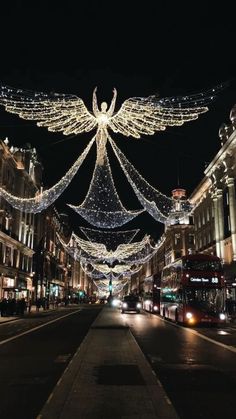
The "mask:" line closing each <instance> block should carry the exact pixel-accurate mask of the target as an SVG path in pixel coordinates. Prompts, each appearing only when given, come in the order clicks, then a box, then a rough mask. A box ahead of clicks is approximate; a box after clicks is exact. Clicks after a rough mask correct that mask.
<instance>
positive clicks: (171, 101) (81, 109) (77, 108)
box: [0, 85, 223, 228]
mask: <svg viewBox="0 0 236 419" xmlns="http://www.w3.org/2000/svg"><path fill="white" fill-rule="evenodd" d="M222 87H223V86H222V85H221V86H217V87H216V88H213V89H210V90H208V91H206V92H203V93H198V94H194V95H189V96H178V97H167V98H159V97H158V96H157V95H153V96H149V97H146V98H143V97H133V98H130V99H127V100H125V101H124V103H123V104H122V105H121V107H120V109H119V110H118V112H116V113H114V110H115V103H116V97H117V91H116V89H114V90H113V98H112V101H111V105H110V107H109V108H108V105H107V103H106V102H102V104H101V109H99V107H98V104H97V97H96V89H95V90H94V92H93V103H92V108H93V113H91V112H89V111H88V109H87V108H86V106H85V104H84V102H83V100H82V99H81V98H79V97H77V96H75V95H70V94H59V93H49V94H47V93H43V92H32V91H28V90H23V89H16V88H11V87H8V86H0V105H3V106H4V107H5V109H6V111H8V112H11V113H14V114H18V115H19V116H20V117H21V118H23V119H27V120H35V121H37V125H38V126H40V127H46V128H48V130H49V131H52V132H63V134H65V135H71V134H75V135H77V134H80V133H83V132H89V131H91V130H93V129H95V128H96V134H95V138H96V142H97V160H96V166H95V170H94V174H93V179H92V184H91V185H90V188H89V191H88V195H87V196H86V198H85V200H84V202H83V204H81V205H80V206H78V207H76V206H73V205H70V206H71V207H72V208H73V209H74V210H75V211H77V212H78V213H79V214H80V215H81V216H83V217H84V218H85V219H86V220H87V221H88V222H89V223H91V224H92V225H95V226H97V227H99V228H115V227H117V226H121V225H123V224H124V223H126V222H128V221H130V220H131V219H132V218H133V217H135V216H136V215H138V214H140V213H141V211H127V210H126V209H125V208H124V207H123V205H122V203H121V202H120V200H119V197H118V194H117V192H116V191H115V187H114V183H113V179H112V176H111V171H110V166H109V161H108V157H107V153H106V143H107V139H108V129H111V130H112V131H113V132H119V133H121V134H123V135H124V136H127V137H129V136H131V137H134V138H140V136H141V135H142V134H144V135H153V134H154V133H155V132H157V131H163V130H165V129H166V127H168V126H175V125H176V126H179V125H182V124H184V123H185V122H188V121H191V120H194V119H197V118H198V116H199V115H200V114H202V113H205V112H207V110H208V107H207V105H208V104H209V103H211V102H212V101H213V100H214V99H215V98H216V95H217V93H218V91H219V90H221V89H222ZM110 141H111V144H112V140H111V139H110ZM85 154H86V153H85ZM84 158H85V156H84V157H83V159H84ZM80 164H81V162H80ZM129 167H131V166H129ZM123 170H124V168H123ZM125 170H126V172H127V173H126V175H127V177H128V180H129V179H130V184H131V185H132V186H133V188H134V191H135V192H136V195H137V197H138V199H139V201H140V202H141V204H142V206H143V207H144V208H145V209H146V210H147V211H148V212H149V213H150V214H151V215H152V216H153V217H154V218H155V219H157V220H158V221H161V222H164V220H165V217H166V212H168V209H169V206H168V203H169V201H168V200H165V202H166V204H165V205H164V204H160V205H157V202H156V201H155V199H154V200H152V198H151V195H152V193H154V191H152V193H151V195H150V194H148V196H147V197H146V196H145V193H144V191H143V190H142V189H141V190H140V189H139V187H138V186H137V185H136V184H135V181H134V180H133V179H132V173H135V172H134V171H135V169H134V168H133V167H132V173H131V172H130V171H129V170H128V169H127V166H126V169H125ZM72 177H73V176H72ZM72 177H71V173H70V174H67V175H66V179H65V177H64V178H63V180H61V181H60V182H59V183H58V184H57V185H55V186H54V187H53V188H51V189H50V190H48V191H44V192H43V193H40V194H39V195H38V196H37V197H36V198H35V197H34V198H29V199H28V198H17V197H15V196H13V195H11V194H9V192H7V191H4V190H1V194H2V196H3V197H4V198H5V199H6V200H7V201H8V202H9V203H10V204H11V205H12V206H14V207H15V208H18V209H21V210H24V211H28V212H40V211H42V209H44V208H46V207H47V206H48V205H50V204H51V203H52V202H54V201H55V200H56V199H57V197H58V196H59V195H60V194H61V193H62V191H63V190H64V189H65V188H66V186H67V185H68V183H69V182H70V181H71V178H72ZM142 180H143V181H144V179H142ZM101 182H103V183H101ZM144 182H145V181H144ZM149 186H150V185H149ZM101 188H104V189H106V190H107V191H108V200H107V201H106V200H104V199H103V198H102V195H104V193H103V192H101ZM153 189H154V188H153ZM112 193H113V194H114V200H111V199H110V197H111V195H112ZM155 193H156V191H155ZM155 193H154V194H155ZM158 194H159V195H157V194H156V197H158V199H159V198H160V199H162V197H163V195H162V194H160V193H159V192H158ZM25 199H27V201H26V200H25ZM95 201H96V202H95Z"/></svg>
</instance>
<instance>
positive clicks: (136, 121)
mask: <svg viewBox="0 0 236 419" xmlns="http://www.w3.org/2000/svg"><path fill="white" fill-rule="evenodd" d="M222 87H223V86H222V85H221V86H217V87H215V88H213V89H211V90H208V91H206V92H203V93H198V94H194V95H190V96H176V97H167V98H161V99H160V98H158V97H157V96H149V97H147V98H142V97H134V98H130V99H127V100H125V101H124V103H123V104H122V106H121V108H120V110H119V111H118V112H117V113H116V114H115V115H114V116H112V117H111V118H110V119H109V127H110V128H111V129H112V130H113V131H114V132H120V133H121V134H123V135H125V136H132V137H135V138H140V135H141V134H146V135H152V134H154V133H155V131H163V130H165V129H166V127H168V126H175V125H182V124H184V123H185V122H187V121H192V120H194V119H197V118H198V116H199V115H200V114H201V113H204V112H207V111H208V107H207V105H208V104H209V103H211V102H212V101H213V100H214V99H215V98H216V95H217V92H218V91H219V90H220V89H221V88H222Z"/></svg>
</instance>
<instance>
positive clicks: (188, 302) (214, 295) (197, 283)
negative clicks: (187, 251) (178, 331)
mask: <svg viewBox="0 0 236 419" xmlns="http://www.w3.org/2000/svg"><path fill="white" fill-rule="evenodd" d="M160 314H161V315H162V316H163V317H164V318H166V319H170V320H173V321H175V322H177V323H182V324H184V325H195V324H199V323H213V324H221V323H225V321H226V312H225V282H224V276H223V268H222V264H221V260H220V258H218V257H217V256H212V255H205V254H196V255H188V256H183V257H182V258H180V259H178V260H176V261H175V262H173V263H171V264H169V265H167V266H165V267H164V269H163V271H162V276H161V294H160Z"/></svg>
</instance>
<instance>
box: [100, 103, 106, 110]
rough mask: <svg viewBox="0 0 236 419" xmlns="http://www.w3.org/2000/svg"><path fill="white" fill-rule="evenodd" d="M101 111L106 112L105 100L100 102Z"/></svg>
mask: <svg viewBox="0 0 236 419" xmlns="http://www.w3.org/2000/svg"><path fill="white" fill-rule="evenodd" d="M101 111H102V112H106V111H107V102H102V103H101Z"/></svg>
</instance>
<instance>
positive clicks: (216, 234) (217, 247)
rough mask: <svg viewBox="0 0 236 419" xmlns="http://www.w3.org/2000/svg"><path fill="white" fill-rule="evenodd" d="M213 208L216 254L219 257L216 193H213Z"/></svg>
mask: <svg viewBox="0 0 236 419" xmlns="http://www.w3.org/2000/svg"><path fill="white" fill-rule="evenodd" d="M213 205H214V206H213V209H214V224H215V240H216V255H217V256H219V257H220V236H219V223H218V203H217V195H216V194H214V195H213Z"/></svg>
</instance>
